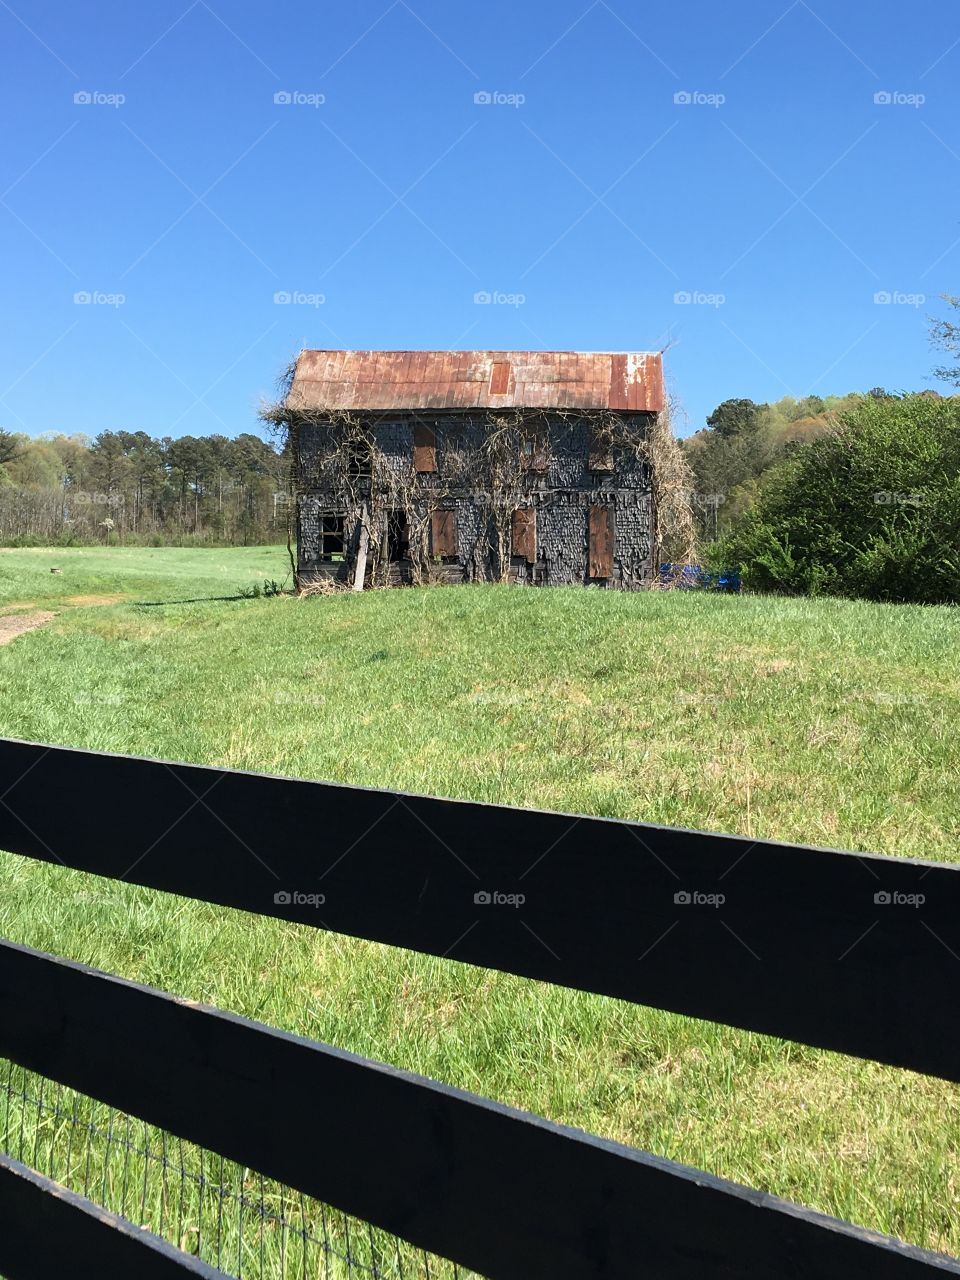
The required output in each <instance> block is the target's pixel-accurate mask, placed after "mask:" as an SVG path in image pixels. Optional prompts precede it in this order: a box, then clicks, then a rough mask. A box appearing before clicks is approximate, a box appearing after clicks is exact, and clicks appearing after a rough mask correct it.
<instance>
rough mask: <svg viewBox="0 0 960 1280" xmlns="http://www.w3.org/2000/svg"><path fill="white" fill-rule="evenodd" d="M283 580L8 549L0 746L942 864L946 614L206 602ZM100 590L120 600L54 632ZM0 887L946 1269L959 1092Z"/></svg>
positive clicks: (958, 1233) (625, 605) (90, 946)
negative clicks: (11, 633)
mask: <svg viewBox="0 0 960 1280" xmlns="http://www.w3.org/2000/svg"><path fill="white" fill-rule="evenodd" d="M51 558H54V559H55V561H56V563H57V564H58V565H61V566H62V570H63V572H62V574H61V575H50V574H49V565H50V562H51ZM286 568H287V562H286V552H285V550H284V549H264V548H252V549H242V550H237V551H223V550H211V551H207V550H189V551H187V550H183V551H179V550H178V551H168V550H143V549H136V550H131V551H126V550H122V551H89V552H87V551H85V552H65V551H59V550H58V551H55V552H37V551H26V550H24V551H12V552H0V600H6V601H8V602H9V601H14V602H21V601H33V602H35V603H36V604H38V605H43V606H44V607H47V608H52V609H58V608H59V609H60V611H59V612H58V615H57V617H56V619H55V620H54V621H53V622H52V623H51V624H50V625H48V626H47V627H45V628H42V629H40V630H37V631H33V632H30V633H28V634H26V635H23V636H21V637H20V638H19V639H17V640H16V641H14V643H12V644H11V645H9V646H7V647H5V648H0V732H2V733H4V734H7V735H10V736H15V737H23V738H31V739H37V740H43V741H49V742H62V743H69V744H71V745H76V746H86V747H94V748H97V749H103V750H112V751H119V752H131V753H138V754H144V755H154V756H164V757H167V758H176V759H182V760H190V761H197V762H203V763H213V764H221V765H227V766H231V767H239V768H249V769H262V770H266V771H270V772H276V773H285V774H290V775H295V776H299V777H307V778H328V779H336V780H342V781H348V782H356V783H362V784H364V785H372V786H384V787H398V788H402V789H405V790H411V791H420V792H429V793H434V794H438V795H450V796H460V797H468V798H472V799H479V800H490V801H496V802H500V803H507V804H515V805H529V806H542V807H546V808H556V809H563V810H573V811H580V812H585V813H595V814H605V815H616V816H623V817H629V818H638V819H643V820H647V821H653V822H663V823H668V824H675V825H684V826H693V827H703V828H708V829H711V830H725V831H737V832H742V833H746V834H750V835H754V836H766V837H772V838H780V839H787V840H797V841H803V842H809V843H819V844H831V845H836V846H839V847H844V848H850V849H857V850H874V851H879V852H884V853H888V854H896V855H912V856H920V857H930V858H937V859H956V858H957V856H958V854H957V836H958V833H960V786H958V781H960V779H958V773H960V768H958V766H960V738H958V735H957V733H956V725H957V723H958V718H960V631H958V626H960V623H958V616H960V615H958V614H957V612H956V611H955V610H950V609H947V608H919V607H914V606H886V605H872V604H865V603H857V602H851V601H830V600H826V601H811V600H787V599H773V598H759V597H754V598H751V597H743V598H732V597H721V596H710V595H689V594H677V593H673V594H671V593H662V594H653V593H649V594H642V595H622V594H619V593H613V592H611V593H605V592H598V591H585V590H563V589H555V590H549V591H533V590H525V589H519V588H502V587H464V588H436V589H425V590H408V591H393V592H371V593H365V594H363V595H354V594H352V593H350V594H343V595H338V596H332V597H315V598H312V599H306V600H296V599H292V598H279V599H242V598H239V599H232V600H231V599H221V600H216V599H210V597H219V596H230V595H233V596H236V595H237V591H236V588H237V587H238V586H240V585H243V584H246V585H249V584H251V583H254V582H257V581H262V580H263V579H264V578H276V579H282V578H283V577H284V575H285V573H286ZM54 584H55V585H54ZM51 593H52V594H51ZM97 593H102V594H117V595H122V596H123V600H122V602H120V603H117V604H113V605H101V606H92V605H91V606H72V605H68V604H66V603H65V602H66V601H68V600H70V599H72V598H74V597H76V596H81V595H84V594H97ZM204 596H206V597H208V599H207V600H206V601H203V600H202V599H201V600H200V602H195V603H183V601H191V600H194V601H196V600H198V599H200V598H202V597H204ZM164 600H166V601H169V602H170V603H165V604H160V603H158V602H159V601H164ZM176 601H180V602H181V603H176ZM58 602H59V603H58ZM3 611H4V610H3V608H2V607H0V613H2V612H3ZM104 821H109V812H105V813H104ZM0 875H2V877H3V880H2V885H3V893H2V895H0V933H2V934H4V935H5V936H8V937H11V938H14V939H15V940H17V941H21V942H24V943H27V944H29V945H32V946H38V947H41V948H43V949H46V950H51V951H57V952H59V953H61V954H64V955H67V956H70V957H72V958H76V959H78V960H82V961H85V962H87V963H92V964H95V965H97V966H99V967H101V968H104V969H108V970H110V971H112V972H116V973H120V974H123V975H125V976H128V977H131V978H136V979H138V980H141V981H145V982H148V983H151V984H154V985H157V986H160V987H163V988H165V989H167V990H171V991H176V992H177V993H178V994H181V995H184V996H187V997H190V998H193V999H201V1000H205V1001H208V1002H210V1003H213V1004H218V1005H221V1006H223V1007H225V1008H230V1009H235V1010H237V1011H239V1012H241V1013H243V1014H247V1015H249V1016H252V1017H255V1018H259V1019H261V1020H263V1021H266V1022H269V1023H272V1024H274V1025H276V1026H280V1027H285V1028H287V1029H289V1030H292V1031H295V1032H298V1033H301V1034H305V1035H309V1036H312V1037H315V1038H318V1039H322V1040H326V1041H328V1042H331V1043H333V1044H336V1045H339V1046H342V1047H344V1048H347V1049H351V1050H355V1051H357V1052H361V1053H365V1054H368V1055H370V1056H373V1057H376V1058H379V1059H381V1060H384V1061H388V1062H392V1063H395V1064H397V1065H399V1066H403V1067H408V1068H412V1069H414V1070H417V1071H421V1072H424V1073H425V1074H427V1075H431V1076H434V1077H436V1078H438V1079H441V1080H445V1081H448V1082H450V1083H452V1084H456V1085H461V1086H464V1087H466V1088H470V1089H474V1090H477V1091H479V1092H482V1093H485V1094H487V1095H489V1096H492V1097H495V1098H498V1099H500V1100H502V1101H505V1102H508V1103H513V1104H516V1105H520V1106H523V1107H527V1108H529V1109H531V1110H533V1111H536V1112H539V1113H540V1114H542V1115H546V1116H549V1117H550V1118H552V1119H556V1120H561V1121H564V1122H567V1123H571V1124H575V1125H579V1126H581V1127H583V1128H586V1129H590V1130H592V1131H594V1132H598V1133H602V1134H605V1135H608V1136H610V1137H614V1138H617V1139H620V1140H624V1141H627V1142H630V1143H632V1144H634V1145H637V1146H641V1147H644V1148H645V1149H647V1150H651V1151H654V1152H657V1153H658V1154H660V1155H664V1156H669V1157H671V1158H673V1159H677V1160H681V1161H683V1162H685V1163H688V1164H692V1165H696V1166H698V1167H700V1168H703V1169H708V1170H711V1171H713V1172H716V1173H719V1174H722V1175H724V1176H726V1177H730V1178H734V1179H736V1180H738V1181H741V1182H745V1183H749V1184H751V1185H754V1186H757V1187H761V1188H763V1189H765V1190H770V1191H773V1192H776V1193H778V1194H781V1195H785V1196H787V1197H789V1198H791V1199H795V1200H798V1201H801V1202H803V1203H806V1204H810V1205H814V1206H815V1207H817V1208H820V1209H823V1210H825V1211H827V1212H830V1213H835V1214H837V1215H839V1216H841V1217H846V1218H850V1219H852V1220H854V1221H857V1222H860V1223H863V1224H865V1225H868V1226H870V1227H873V1228H876V1229H879V1230H882V1231H888V1232H891V1233H893V1234H897V1235H900V1236H902V1237H903V1238H906V1239H908V1240H910V1241H911V1242H914V1243H918V1244H926V1245H929V1246H932V1247H935V1248H944V1249H950V1250H953V1251H955V1252H960V1215H958V1213H957V1210H958V1208H960V1164H958V1138H957V1134H958V1120H960V1091H958V1090H957V1089H955V1088H954V1087H952V1086H949V1085H946V1084H944V1083H942V1082H938V1081H931V1080H926V1079H923V1078H921V1077H917V1076H914V1075H912V1074H910V1073H907V1072H902V1071H896V1070H893V1069H891V1068H884V1067H879V1066H876V1065H874V1064H868V1063H861V1062H857V1061H854V1060H852V1059H847V1058H844V1057H841V1056H839V1055H835V1054H828V1053H824V1052H820V1051H815V1050H811V1049H806V1048H800V1047H797V1046H794V1045H789V1044H785V1043H783V1042H780V1041H777V1040H774V1039H772V1038H768V1037H763V1036H757V1035H750V1034H747V1033H744V1032H737V1031H732V1030H729V1029H726V1028H720V1027H716V1026H713V1025H711V1024H708V1023H701V1022H697V1021H695V1020H692V1019H687V1018H681V1017H678V1016H674V1015H669V1014H664V1013H659V1012H656V1011H652V1010H648V1009H643V1008H634V1007H631V1006H629V1005H627V1004H625V1003H622V1002H618V1001H614V1000H609V999H603V998H600V997H595V996H587V995H582V994H580V993H576V992H570V991H565V990H561V989H556V988H551V987H548V986H545V985H543V984H539V983H535V982H531V981H526V980H522V979H519V978H512V977H509V976H507V975H503V974H494V973H488V972H485V971H483V970H478V969H474V968H471V967H469V966H465V965H461V964H457V963H455V962H452V961H444V960H434V959H430V958H425V957H422V956H416V955H413V954H409V953H405V952H402V951H397V950H393V949H390V948H386V947H382V946H378V945H376V944H372V943H363V942H359V941H357V940H353V939H347V938H341V937H336V936H326V935H324V934H321V933H314V932H312V931H310V930H308V929H306V928H301V927H299V926H294V925H289V924H284V923H282V922H278V921H274V920H260V919H254V918H251V917H249V916H247V915H243V914H241V913H235V912H229V911H224V910H223V909H222V908H219V907H217V908H214V907H207V906H204V905H203V904H198V903H192V902H188V901H181V900H178V899H173V898H170V897H167V896H164V895H160V894H156V893H152V892H149V891H146V890H141V889H137V888H134V887H130V886H125V885H117V884H112V883H108V882H100V881H97V880H96V879H95V878H92V877H85V876H82V875H79V874H78V873H75V872H69V871H65V870H63V869H61V868H55V867H46V866H40V865H35V864H32V863H30V862H28V861H26V860H21V859H18V858H16V857H14V856H12V855H3V856H2V857H0Z"/></svg>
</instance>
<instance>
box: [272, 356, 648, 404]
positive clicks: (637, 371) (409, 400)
mask: <svg viewBox="0 0 960 1280" xmlns="http://www.w3.org/2000/svg"><path fill="white" fill-rule="evenodd" d="M287 405H288V407H289V408H291V409H380V410H383V409H387V410H389V409H499V408H506V409H510V408H530V409H621V410H638V411H641V412H648V413H659V412H660V410H661V409H662V408H663V405H664V389H663V362H662V360H661V358H660V355H659V353H655V352H654V353H651V352H625V351H301V352H300V356H299V358H298V360H297V365H296V371H295V373H294V378H293V384H292V386H291V388H290V393H289V395H288V397H287Z"/></svg>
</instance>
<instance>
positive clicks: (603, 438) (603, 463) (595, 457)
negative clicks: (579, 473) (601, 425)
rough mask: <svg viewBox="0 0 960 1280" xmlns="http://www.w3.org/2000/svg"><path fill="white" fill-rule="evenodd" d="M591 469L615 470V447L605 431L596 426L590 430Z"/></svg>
mask: <svg viewBox="0 0 960 1280" xmlns="http://www.w3.org/2000/svg"><path fill="white" fill-rule="evenodd" d="M590 470H591V471H612V470H613V447H612V445H611V442H610V437H609V435H608V434H607V433H606V432H605V431H598V430H596V428H594V429H593V430H592V431H591V432H590Z"/></svg>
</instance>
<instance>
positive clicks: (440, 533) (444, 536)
mask: <svg viewBox="0 0 960 1280" xmlns="http://www.w3.org/2000/svg"><path fill="white" fill-rule="evenodd" d="M430 551H431V554H432V555H433V557H434V559H435V560H456V558H457V513H456V512H455V511H434V513H433V515H432V516H431V518H430Z"/></svg>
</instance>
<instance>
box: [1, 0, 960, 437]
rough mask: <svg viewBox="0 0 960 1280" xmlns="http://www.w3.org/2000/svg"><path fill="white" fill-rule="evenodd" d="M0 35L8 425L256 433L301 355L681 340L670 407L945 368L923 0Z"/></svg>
mask: <svg viewBox="0 0 960 1280" xmlns="http://www.w3.org/2000/svg"><path fill="white" fill-rule="evenodd" d="M0 60H2V67H0V70H2V74H0V99H2V106H3V115H4V120H5V122H6V127H5V129H4V131H3V140H2V143H0V193H2V202H0V246H2V254H3V271H2V273H0V291H2V324H3V334H2V342H0V425H2V426H5V427H6V428H8V429H11V430H18V431H22V430H27V431H29V432H31V433H36V432H41V431H51V430H62V431H67V432H72V431H84V432H87V433H89V434H95V433H96V432H98V431H100V430H104V429H127V430H139V429H142V430H145V431H148V432H150V433H151V434H154V435H167V434H171V435H180V434H186V433H192V434H206V433H209V432H227V433H228V434H235V433H237V432H240V431H249V430H256V429H257V428H256V417H255V414H256V406H257V403H258V401H259V399H260V397H261V396H270V395H271V394H272V392H273V388H274V381H275V378H276V376H277V374H278V372H279V371H280V369H281V368H282V367H283V366H284V365H285V364H286V363H287V362H288V360H289V359H290V357H291V356H292V355H293V354H294V353H295V352H296V351H297V350H298V349H299V348H300V347H301V346H315V347H360V348H368V347H369V348H381V347H382V348H418V347H426V348H495V349H496V348H505V349H511V348H547V349H574V350H577V349H579V350H611V349H612V350H646V349H651V350H656V349H660V348H662V347H664V346H665V345H667V344H668V343H669V344H670V346H669V349H668V351H667V355H666V367H667V373H668V379H669V382H670V385H671V388H672V389H673V391H674V392H675V393H676V394H677V395H678V396H679V398H680V401H681V402H682V405H683V406H684V408H685V410H686V415H687V418H686V421H684V420H682V419H681V421H680V422H679V423H678V426H679V428H680V431H681V433H682V434H686V433H687V432H688V431H691V430H695V429H697V428H698V427H699V426H701V425H702V423H703V419H704V417H705V416H706V414H708V413H709V412H710V411H711V409H712V408H714V407H715V406H716V404H718V403H719V402H720V401H721V400H724V399H727V398H728V397H731V396H749V397H751V398H753V399H755V400H767V399H778V398H779V397H780V396H782V395H785V394H795V395H805V394H808V393H810V392H817V393H820V394H827V393H829V392H840V393H842V392H846V391H849V390H866V389H868V388H870V387H872V386H876V385H878V384H879V385H883V386H886V387H888V388H889V389H892V390H902V389H921V388H923V387H927V386H938V385H939V384H937V383H935V382H933V381H931V379H930V373H929V371H930V368H931V366H932V364H933V363H935V356H934V353H932V352H931V351H930V349H929V346H928V340H927V318H928V316H930V315H932V314H942V313H943V310H944V308H943V305H942V304H941V303H940V302H939V300H938V295H939V294H940V293H942V292H945V291H946V292H954V293H958V292H960V200H958V185H960V184H958V178H960V128H958V122H960V116H958V113H957V111H956V105H955V102H956V90H955V86H956V83H957V81H958V76H960V9H957V8H956V7H955V6H952V5H948V4H946V3H944V2H942V0H941V2H935V0H915V2H914V3H913V4H912V5H911V6H910V9H909V14H908V15H907V14H905V11H904V9H903V6H902V4H898V3H895V0H872V2H871V3H870V4H869V5H867V4H851V3H849V2H848V0H846V2H844V3H836V2H828V0H817V3H816V4H808V3H806V0H794V2H792V0H737V3H735V4H732V5H723V6H721V5H717V4H716V3H715V2H709V3H708V0H674V2H673V3H672V4H669V5H657V6H654V5H649V4H639V3H636V2H628V0H616V3H611V4H608V3H606V0H595V2H593V0H554V3H551V4H549V5H546V4H544V5H529V6H526V5H517V4H507V3H504V2H503V0H484V3H482V4H480V3H451V2H450V0H447V3H441V2H440V0H413V2H408V0H355V3H353V4H352V5H317V4H315V3H314V4H291V3H284V0H279V2H278V3H275V4H272V5H269V6H267V5H264V4H262V3H253V2H252V0H154V2H153V3H151V4H149V5H136V4H130V3H129V0H99V2H98V3H94V4H89V3H77V2H76V0H73V2H72V3H67V2H66V0H31V3H29V4H27V2H26V0H9V3H8V0H0ZM78 95H79V97H78ZM278 95H279V97H278ZM476 95H480V96H481V97H480V100H476ZM678 95H680V97H679V100H677V96H678ZM877 95H880V100H879V101H878V100H877ZM484 99H486V100H484ZM478 294H479V295H481V296H488V297H490V298H491V300H490V301H486V302H484V301H480V302H478V301H476V300H475V298H476V295H478ZM77 295H80V297H81V298H83V297H84V296H86V297H89V298H90V300H89V301H76V300H75V299H76V297H77ZM877 295H880V297H881V299H882V298H884V297H886V298H889V301H882V300H881V301H879V302H878V301H877V300H876V298H877ZM277 299H279V300H277ZM684 299H687V300H684ZM939 389H941V390H946V388H945V387H943V386H942V385H940V386H939Z"/></svg>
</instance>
